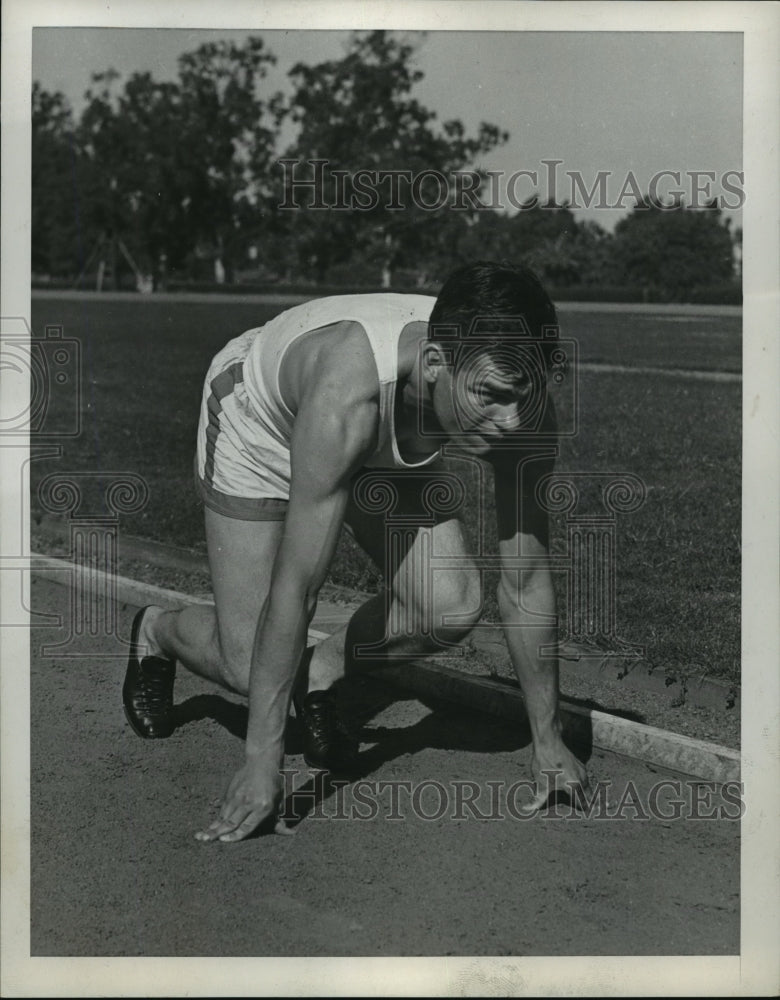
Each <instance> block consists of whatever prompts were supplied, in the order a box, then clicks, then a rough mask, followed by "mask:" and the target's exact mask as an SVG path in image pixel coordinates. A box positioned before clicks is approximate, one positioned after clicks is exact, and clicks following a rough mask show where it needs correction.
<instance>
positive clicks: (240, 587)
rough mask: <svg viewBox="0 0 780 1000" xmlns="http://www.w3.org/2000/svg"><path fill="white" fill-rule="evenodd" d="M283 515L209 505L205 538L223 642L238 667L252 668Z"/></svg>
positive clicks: (220, 636)
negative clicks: (222, 510)
mask: <svg viewBox="0 0 780 1000" xmlns="http://www.w3.org/2000/svg"><path fill="white" fill-rule="evenodd" d="M283 528H284V521H283V520H257V521H245V520H241V519H239V518H236V517H228V516H226V515H224V514H219V513H217V512H216V511H214V510H212V509H210V508H209V507H206V542H207V545H208V556H209V566H210V569H211V582H212V588H213V593H214V603H215V605H216V612H217V627H218V630H219V643H220V648H221V651H222V654H223V656H224V657H225V658H226V660H227V661H228V663H229V664H230V666H231V667H232V668H233V669H238V668H240V667H241V665H242V664H243V665H244V666H245V667H246V669H247V670H248V669H249V660H248V658H249V656H250V655H251V651H252V644H253V642H254V636H255V631H256V628H257V622H258V619H259V617H260V611H261V610H262V607H263V603H264V601H265V599H266V596H267V594H268V590H269V587H270V584H271V569H272V567H273V564H274V558H275V556H276V551H277V549H278V547H279V542H280V540H281V536H282V530H283Z"/></svg>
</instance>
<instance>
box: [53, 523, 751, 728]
mask: <svg viewBox="0 0 780 1000" xmlns="http://www.w3.org/2000/svg"><path fill="white" fill-rule="evenodd" d="M38 530H39V531H40V532H42V533H43V534H45V535H46V536H48V537H50V538H53V539H56V540H57V541H58V542H61V543H62V542H64V541H65V539H66V538H67V532H66V531H65V530H64V528H63V525H62V523H61V522H59V521H56V520H52V519H49V518H44V519H43V521H42V522H41V523H40V524H39V525H38ZM119 556H120V558H123V559H132V560H134V561H136V562H143V563H149V564H150V565H152V566H156V567H159V568H162V569H168V570H179V571H182V572H184V573H200V574H203V575H204V576H208V572H209V566H208V560H207V558H206V556H205V555H202V554H201V553H199V552H191V551H190V550H189V549H184V548H181V547H179V546H176V545H169V544H166V543H163V542H156V541H153V540H152V539H148V538H137V537H136V536H134V535H125V534H120V536H119ZM326 590H327V591H328V592H329V591H330V588H329V587H328V586H327V585H326V588H325V589H324V590H323V596H325V597H326ZM333 590H334V591H336V593H337V599H338V600H341V601H346V602H347V603H349V604H352V603H355V604H356V605H357V604H360V603H362V602H363V601H364V600H365V599H366V598H367V596H368V595H359V594H354V593H347V592H346V591H345V592H344V593H338V591H339V588H337V587H334V588H333ZM158 603H159V602H158ZM321 604H322V602H321ZM342 614H343V617H341V618H339V617H338V616H336V617H334V618H333V621H332V622H329V624H332V625H333V626H334V627H336V626H337V625H338V624H341V623H342V622H343V621H345V620H346V619H347V618H348V617H349V615H350V614H351V611H350V610H347V609H344V611H343V612H342ZM470 641H471V643H473V645H474V646H475V647H476V648H477V650H478V651H484V652H485V653H487V654H492V655H496V654H498V655H499V656H502V657H506V655H507V650H506V643H505V641H504V636H503V632H502V630H501V628H499V627H498V626H490V627H489V626H487V625H481V626H480V627H479V628H476V629H474V631H473V632H472V633H471V637H470ZM567 669H568V667H567V664H566V663H563V664H562V676H565V673H566V670H567ZM577 674H578V675H579V676H580V677H590V678H592V679H593V680H594V681H595V682H596V683H598V682H599V681H600V680H610V681H617V682H619V683H620V684H622V685H625V687H626V688H627V689H632V688H633V689H636V690H638V691H650V692H652V693H653V694H654V695H657V696H658V697H659V698H661V699H663V700H664V701H665V702H666V703H667V704H670V705H680V704H686V705H690V706H692V707H694V708H699V707H703V708H711V709H715V710H716V711H733V712H734V713H735V714H738V713H739V710H740V690H739V686H738V685H735V684H730V683H728V682H727V681H722V680H719V679H718V678H715V677H708V676H706V675H700V676H687V677H686V676H678V675H676V674H674V673H669V672H668V671H665V670H663V669H655V670H651V669H650V668H649V667H647V666H646V665H645V664H644V663H642V662H639V663H626V661H625V660H624V659H622V658H621V657H620V656H611V655H605V654H603V653H599V652H596V653H594V651H593V650H587V649H583V651H582V657H581V658H580V659H579V660H578V661H577Z"/></svg>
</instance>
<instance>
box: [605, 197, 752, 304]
mask: <svg viewBox="0 0 780 1000" xmlns="http://www.w3.org/2000/svg"><path fill="white" fill-rule="evenodd" d="M611 256H612V266H613V268H614V271H615V275H616V278H617V280H618V281H620V282H624V283H626V284H630V285H641V286H642V287H643V288H644V289H645V292H646V294H652V295H653V296H659V297H661V298H665V299H676V300H679V299H684V298H685V297H686V295H687V294H689V293H690V292H691V290H692V289H694V288H696V287H697V286H712V285H716V284H719V283H722V282H729V281H731V280H732V279H733V278H734V260H733V246H732V239H731V233H730V232H729V228H728V220H725V221H724V219H723V216H722V212H721V210H720V209H719V208H717V207H716V206H715V204H714V203H713V204H712V205H710V206H708V207H707V208H704V209H693V208H689V207H687V206H685V205H683V204H682V202H680V201H679V200H677V201H676V202H674V203H672V204H670V205H668V206H666V207H661V206H659V205H656V204H652V203H651V202H650V201H649V200H645V201H642V202H640V203H639V204H637V205H636V206H635V207H634V209H633V211H632V212H631V214H630V215H628V216H626V217H625V218H624V219H621V220H620V222H619V223H618V224H617V226H616V227H615V235H614V240H613V243H612V255H611Z"/></svg>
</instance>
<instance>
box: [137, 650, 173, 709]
mask: <svg viewBox="0 0 780 1000" xmlns="http://www.w3.org/2000/svg"><path fill="white" fill-rule="evenodd" d="M141 673H142V675H143V684H142V685H141V687H140V690H139V692H138V694H139V698H138V702H139V704H140V705H142V706H143V708H144V709H145V710H149V709H151V710H153V711H156V710H159V709H163V710H167V709H170V708H171V707H172V705H173V685H172V683H171V674H172V669H171V667H170V665H169V664H168V662H167V661H163V662H162V663H160V662H159V661H158V662H157V663H155V664H154V666H151V665H150V666H144V665H142V666H141Z"/></svg>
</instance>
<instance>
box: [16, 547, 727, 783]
mask: <svg viewBox="0 0 780 1000" xmlns="http://www.w3.org/2000/svg"><path fill="white" fill-rule="evenodd" d="M31 569H32V570H33V572H34V573H35V574H36V576H38V577H39V578H41V579H45V580H50V581H52V582H54V583H59V584H61V585H63V586H70V585H71V583H72V580H73V579H74V574H75V573H76V572H78V568H77V567H76V566H75V565H74V564H73V563H69V562H67V561H66V560H64V559H54V558H51V557H46V556H33V557H32V559H31ZM89 572H90V578H91V580H92V582H93V583H94V584H101V585H102V586H103V588H104V591H103V592H104V593H108V592H109V586H113V587H114V588H115V593H116V596H117V599H118V600H119V601H122V602H125V603H128V604H141V605H142V604H157V605H159V606H161V607H165V608H171V609H175V608H177V607H181V606H182V605H188V604H205V603H210V602H208V601H206V600H204V599H202V598H195V597H192V596H190V595H189V594H184V593H181V592H179V591H175V590H167V589H165V588H163V587H156V586H154V585H152V584H146V583H140V582H139V581H137V580H132V579H130V578H129V577H124V576H113V577H110V576H109V575H108V574H107V573H104V572H101V571H100V570H96V569H91V570H90V571H89ZM327 635H328V633H327V632H322V631H319V630H316V629H310V630H309V637H310V639H311V640H312V641H314V642H318V641H320V640H321V639H324V638H326V637H327ZM381 676H382V679H383V680H388V681H391V682H392V683H394V684H396V685H398V686H399V687H401V688H403V689H404V690H406V691H410V692H411V693H412V694H414V695H416V696H418V697H420V698H422V699H425V698H436V699H441V700H444V701H450V702H454V703H456V704H459V705H463V706H465V707H467V708H470V709H477V710H478V711H482V712H488V713H491V714H494V715H498V716H501V717H502V718H507V719H517V720H519V719H522V718H524V716H525V709H524V705H523V697H522V694H521V693H520V691H519V689H518V688H515V687H513V686H511V685H509V684H504V683H501V682H499V681H493V680H490V679H489V678H484V677H474V676H472V675H470V674H464V673H461V672H460V671H458V670H454V669H453V668H452V667H447V666H444V665H442V664H440V663H437V662H436V661H432V660H428V661H416V662H414V663H409V664H404V665H402V666H396V667H390V668H386V669H385V670H383V671H382V674H381ZM561 715H562V718H563V723H564V731H565V733H566V734H567V735H568V736H569V737H570V738H572V739H575V740H577V741H578V742H585V743H589V744H590V745H592V746H594V747H599V748H600V749H603V750H609V751H611V752H613V753H619V754H623V755H625V756H628V757H632V758H634V759H636V760H641V761H644V762H645V763H647V764H654V765H657V766H659V767H664V768H669V769H671V770H673V771H679V772H682V773H684V774H688V775H692V776H694V777H697V778H701V779H703V780H707V781H715V782H718V783H723V782H725V781H739V776H740V754H739V752H738V751H736V750H731V749H729V748H727V747H722V746H719V745H718V744H716V743H708V742H706V741H704V740H696V739H692V738H691V737H688V736H681V735H679V734H677V733H671V732H667V731H666V730H663V729H656V728H655V727H654V726H646V725H643V724H641V723H638V722H633V721H631V720H628V719H623V718H620V717H618V716H615V715H609V714H607V713H605V712H598V711H596V710H594V709H591V708H586V707H583V706H581V705H577V704H575V703H574V702H572V701H571V700H569V699H566V698H562V699H561Z"/></svg>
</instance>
